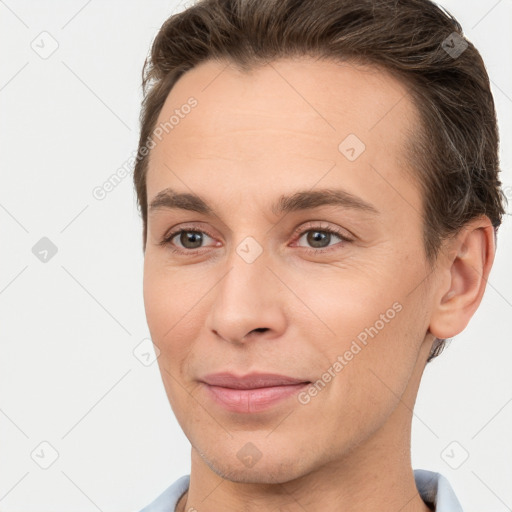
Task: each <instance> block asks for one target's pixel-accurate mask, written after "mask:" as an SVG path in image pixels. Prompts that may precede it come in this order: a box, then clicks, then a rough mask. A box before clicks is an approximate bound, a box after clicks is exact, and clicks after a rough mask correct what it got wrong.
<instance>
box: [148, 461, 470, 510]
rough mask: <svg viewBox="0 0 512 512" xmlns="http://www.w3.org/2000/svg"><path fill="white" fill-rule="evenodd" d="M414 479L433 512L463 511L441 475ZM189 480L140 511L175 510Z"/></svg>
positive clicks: (417, 475) (425, 474) (420, 473)
mask: <svg viewBox="0 0 512 512" xmlns="http://www.w3.org/2000/svg"><path fill="white" fill-rule="evenodd" d="M414 479H415V481H416V487H417V488H418V492H419V494H420V496H421V497H422V499H423V501H424V502H425V503H427V504H428V505H430V506H433V507H434V510H435V512H463V510H462V507H461V505H460V503H459V500H458V499H457V497H456V496H455V493H454V492H453V489H452V487H451V485H450V483H449V482H448V480H446V478H445V477H444V476H443V475H441V474H440V473H434V472H433V471H426V470H424V469H415V470H414ZM189 482H190V475H185V476H182V477H181V478H178V480H176V482H174V483H173V484H172V485H171V486H170V487H168V488H167V489H166V490H165V491H164V492H163V493H162V494H160V496H158V498H157V499H156V500H155V501H153V502H152V503H151V504H149V505H148V506H147V507H145V508H143V509H142V510H141V511H140V512H175V509H176V504H177V503H178V501H179V500H180V498H181V497H182V496H183V494H185V492H186V491H187V489H188V486H189Z"/></svg>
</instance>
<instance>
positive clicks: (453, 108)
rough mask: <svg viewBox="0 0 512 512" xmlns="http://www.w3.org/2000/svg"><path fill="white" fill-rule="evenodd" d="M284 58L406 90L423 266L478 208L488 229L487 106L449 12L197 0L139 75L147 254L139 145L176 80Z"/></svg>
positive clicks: (472, 59) (418, 5)
mask: <svg viewBox="0 0 512 512" xmlns="http://www.w3.org/2000/svg"><path fill="white" fill-rule="evenodd" d="M293 56H318V57H320V58H328V59H331V60H334V61H353V62H359V63H363V64H370V65H374V66H377V67H380V68H381V69H384V70H386V71H387V72H389V73H391V74H393V75H394V76H395V77H396V78H397V79H399V80H401V82H402V83H404V84H405V85H406V86H407V88H408V91H409V92H410V94H411V96H412V98H413V100H414V103H415V105H416V107H417V109H418V111H419V113H420V118H421V126H419V127H418V129H417V133H415V134H414V137H411V139H413V140H410V141H408V142H409V146H408V156H409V157H410V161H411V163H412V164H413V165H412V166H413V168H414V169H415V174H416V178H417V180H418V183H419V186H420V187H421V189H422V192H423V211H422V212H421V215H422V217H423V221H424V247H425V254H426V257H427V260H428V261H429V262H430V263H433V262H434V261H435V259H436V257H437V254H438V251H439V248H440V246H441V242H442V241H443V240H444V239H446V238H447V237H449V236H452V235H454V234H456V233H457V232H458V231H459V230H460V229H461V228H462V227H463V226H464V224H466V223H467V222H468V221H470V220H471V219H473V218H475V217H477V216H480V215H482V214H483V215H487V216H488V217H489V219H490V220H491V222H492V225H493V226H494V228H495V235H496V232H497V229H498V227H499V225H500V224H501V217H502V215H503V214H504V213H505V209H504V202H505V201H506V198H505V195H504V193H503V192H502V190H501V182H500V181H499V179H498V172H499V157H498V140H499V137H498V128H497V121H496V112H495V108H494V101H493V97H492V94H491V90H490V85H489V77H488V75H487V72H486V69H485V65H484V63H483V60H482V57H481V56H480V54H479V52H478V51H477V50H476V48H475V47H474V46H473V45H472V43H471V42H469V41H467V40H466V39H465V38H464V36H463V31H462V28H461V26H460V24H459V23H458V22H457V20H455V18H454V17H453V16H452V15H451V14H450V13H448V12H447V11H446V10H443V9H442V8H440V7H438V6H437V5H436V4H434V3H433V2H431V1H430V0H199V1H198V2H196V3H195V4H194V5H192V6H191V7H189V8H188V9H186V10H185V11H183V12H181V13H179V14H176V15H174V16H171V17H170V18H169V19H167V20H166V21H165V23H164V24H163V25H162V27H161V29H160V31H159V32H158V34H157V36H156V38H155V40H154V42H153V45H152V48H151V53H150V55H149V56H148V58H147V59H146V61H145V63H144V67H143V70H142V87H143V93H144V99H143V102H142V111H141V116H140V122H141V133H140V140H139V148H138V154H137V158H136V164H135V170H134V184H135V189H136V192H137V200H138V206H139V211H140V212H141V214H142V220H143V229H144V232H143V249H144V250H145V247H146V237H147V206H148V205H147V191H146V174H147V169H148V158H149V154H148V149H147V144H148V140H150V139H151V136H152V132H153V130H154V129H155V125H156V121H157V119H158V116H159V114H160V111H161V109H162V107H163V105H164V102H165V100H166V98H167V96H168V94H169V92H170V91H171V89H172V87H173V86H174V84H175V83H176V81H177V80H178V79H179V78H180V76H181V75H183V74H184V73H185V72H186V71H188V70H190V69H191V68H193V67H194V66H196V65H197V64H199V63H201V62H204V61H206V60H214V59H216V60H227V61H229V62H232V63H233V64H235V65H237V66H238V67H239V69H241V70H250V69H251V68H254V67H256V66H258V65H261V64H265V63H266V62H270V61H272V60H273V59H278V58H286V57H293ZM444 341H445V340H436V342H435V343H434V346H433V350H432V353H431V355H430V357H429V360H430V359H432V358H433V357H435V356H436V355H437V354H439V353H440V351H441V350H442V348H443V346H444Z"/></svg>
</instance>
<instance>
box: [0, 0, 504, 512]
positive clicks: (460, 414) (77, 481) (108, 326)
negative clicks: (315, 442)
mask: <svg viewBox="0 0 512 512" xmlns="http://www.w3.org/2000/svg"><path fill="white" fill-rule="evenodd" d="M442 5H443V6H445V7H446V8H448V10H450V11H451V12H452V13H453V14H455V16H456V17H457V18H458V19H459V21H460V22H461V23H462V25H463V27H464V29H465V33H466V36H467V37H468V39H470V40H471V41H472V42H473V43H474V44H475V45H476V46H477V48H478V49H479V50H480V52H481V53H482V55H483V57H484V61H485V62H486V64H487V67H488V72H489V75H490V77H491V80H492V87H493V92H494V97H495V101H496V105H497V110H498V116H499V124H500V130H501V138H502V141H503V143H502V148H501V162H502V169H504V172H503V173H502V181H503V182H504V185H505V187H506V190H507V194H508V196H509V199H512V175H511V171H510V167H511V156H512V154H511V144H510V140H511V132H512V130H511V119H512V116H511V114H512V67H511V59H512V55H511V49H512V35H511V34H512V30H511V24H512V1H511V0H501V1H495V0H492V1H489V2H487V1H481V0H472V1H467V0H464V1H463V0H450V1H444V2H442ZM183 8H184V5H183V4H182V5H179V4H178V3H177V2H171V1H168V2H163V1H160V0H159V1H156V0H152V1H144V2H142V0H140V1H137V2H135V1H132V2H126V1H124V2H121V1H120V0H116V1H109V2H100V1H98V0H92V1H84V0H79V1H66V2H64V1H62V2H57V1H45V2H27V1H16V0H6V1H5V2H4V1H0V34H1V35H0V37H1V41H0V42H1V45H0V52H1V66H0V120H1V123H0V126H1V137H0V144H1V157H2V160H1V167H0V168H1V173H2V175H1V176H2V179H1V187H0V227H1V237H2V238H1V239H2V240H3V244H2V245H3V247H2V248H3V250H2V251H1V253H2V260H1V262H2V263H1V265H0V308H1V309H0V312H1V313H0V314H1V316H0V326H1V327H0V328H1V354H0V510H1V511H3V512H20V511H29V510H30V511H34V512H44V511H52V512H61V511H62V512H64V511H66V512H70V511H77V512H78V511H80V512H82V511H96V510H100V511H104V512H110V511H112V512H121V511H129V510H138V509H139V508H141V507H142V506H144V505H146V504H147V503H149V502H150V501H152V500H153V499H154V498H155V497H156V496H157V495H158V494H159V493H160V492H161V491H162V490H163V489H164V488H166V487H167V486H168V485H170V484H171V483H172V482H173V481H174V480H176V479H177V478H178V477H179V476H181V475H184V474H187V473H189V471H190V462H189V459H190V446H189V443H188V440H187V439H186V438H185V436H184V434H183V433H182V432H181V430H180V428H179V426H178V424H177V422H176V421H175V419H174V416H173V414H172V411H171V409H170V406H169V405H168V402H167V399H166V396H165V393H164V390H163V386H162V384H161V380H160V375H159V373H158V368H157V364H156V363H155V364H153V365H151V366H149V367H146V366H144V365H143V364H141V363H140V362H139V360H137V359H136V358H135V357H134V355H133V350H134V348H135V347H136V346H137V345H138V344H139V343H140V342H141V340H143V339H144V338H146V337H148V336H149V331H148V329H147V325H146V321H145V315H144V306H143V299H142V264H143V255H142V245H141V222H140V219H139V217H138V213H137V210H136V203H135V193H134V191H133V185H132V179H131V175H128V176H127V177H126V178H125V179H124V180H123V181H122V182H121V183H120V184H119V185H118V186H117V187H116V188H115V189H114V190H113V191H112V192H110V193H109V194H108V195H107V197H106V198H105V199H103V200H102V201H99V200H97V199H95V198H94V197H93V195H92V191H93V189H94V188H95V187H97V186H101V185H102V184H103V183H104V182H105V181H106V180H107V179H108V178H109V177H110V176H111V175H112V174H113V173H115V172H116V170H117V169H119V168H120V167H122V166H123V165H124V164H125V162H126V161H127V160H128V159H129V158H130V156H132V155H133V152H134V150H135V149H136V147H137V141H138V115H139V108H140V100H141V88H140V75H141V69H142V64H143V61H144V58H145V56H146V53H147V52H148V50H149V47H150V44H151V42H152V39H153V37H154V36H155V35H156V33H157V31H158V29H159V27H160V26H161V24H162V23H163V22H164V20H165V19H167V17H168V16H169V15H171V14H172V13H173V12H177V11H179V10H182V9H183ZM43 31H46V32H48V33H49V34H51V37H52V38H54V39H55V40H56V41H57V42H58V48H57V50H56V51H55V52H54V53H53V54H52V55H51V56H50V57H48V58H47V59H42V58H41V57H40V56H39V55H38V54H37V53H36V52H35V51H34V50H33V49H32V47H31V44H39V45H41V44H42V43H40V42H39V43H38V41H40V39H38V37H46V38H47V39H46V42H45V47H46V48H49V47H50V45H51V40H50V39H48V36H39V35H40V34H41V32H43ZM33 41H35V43H32V42H33ZM511 206H512V201H511ZM510 210H511V207H509V211H510ZM42 237H48V238H49V239H50V240H51V241H52V242H53V243H54V244H55V246H56V247H57V249H58V252H57V253H56V255H55V256H54V257H53V258H51V259H50V260H49V261H48V262H47V263H43V262H41V261H40V260H39V259H38V258H36V257H35V255H34V254H33V253H32V247H33V246H34V245H35V244H36V243H37V242H38V241H39V240H40V239H41V238H42ZM511 255H512V227H511V219H510V216H508V217H507V218H505V220H504V224H503V226H502V227H501V229H500V235H499V240H498V254H497V259H496V262H495V265H494V268H493V270H492V273H491V276H490V279H489V283H488V288H487V290H486V293H485V297H484V300H483V303H482V305H481V307H480V309H479V310H478V312H477V314H476V315H475V316H474V318H473V319H472V321H471V323H470V325H469V326H468V328H467V329H466V330H465V331H464V332H463V333H462V334H461V335H460V336H458V337H456V338H455V339H454V340H453V341H452V343H451V345H450V346H449V347H448V349H447V350H446V351H445V352H444V353H443V355H442V356H441V357H440V358H439V359H438V360H436V361H435V362H433V363H432V364H430V365H429V366H428V368H427V370H426V373H425V376H424V380H423V384H422V387H421V389H420V394H419V398H418V403H417V407H416V410H415V413H416V414H415V418H414V422H413V466H414V467H415V468H425V469H431V470H436V471H440V472H442V473H443V474H444V475H446V476H447V477H448V479H449V480H450V482H451V483H452V485H453V487H454V488H455V490H456V493H457V494H458V496H459V499H460V501H461V502H462V504H463V506H464V508H465V511H466V512H475V511H481V510H485V511H487V512H505V511H506V510H510V509H511V507H512V487H511V485H510V482H511V481H512V440H511V435H510V432H512V428H511V427H512V374H511V372H510V364H511V361H512V344H511V336H510V328H511V325H512V322H511V318H512V274H511V272H510V260H511ZM43 441H46V442H47V443H50V444H51V445H52V446H53V447H54V449H55V450H56V451H57V452H58V458H57V460H56V461H55V462H54V463H53V464H52V465H51V466H50V467H49V468H48V469H42V468H40V467H39V465H38V464H36V462H35V461H34V460H33V458H31V453H32V452H33V451H34V450H36V451H35V454H36V455H34V458H35V459H37V454H39V459H38V460H39V462H40V463H44V462H45V461H44V460H43V459H44V458H45V457H46V458H47V462H48V461H49V459H48V457H51V449H49V448H48V446H47V445H42V446H41V445H40V443H41V442H43ZM454 441H455V442H456V443H455V444H451V445H450V443H452V442H454ZM449 445H450V446H449ZM447 446H449V447H448V449H447V452H448V453H449V455H451V460H455V461H460V460H462V459H463V457H464V456H465V453H466V452H467V453H468V454H469V458H468V459H467V460H466V461H465V462H464V463H463V464H462V465H461V466H460V467H459V468H458V469H452V468H450V467H449V465H448V464H447V462H445V459H446V457H445V459H443V457H442V456H441V454H442V453H446V452H443V450H445V448H446V447H447ZM41 450H42V451H41ZM43 454H44V455H43ZM452 465H454V463H453V462H452Z"/></svg>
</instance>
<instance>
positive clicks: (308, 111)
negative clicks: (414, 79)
mask: <svg viewBox="0 0 512 512" xmlns="http://www.w3.org/2000/svg"><path fill="white" fill-rule="evenodd" d="M191 98H193V99H194V101H195V102H196V103H195V106H194V107H193V108H189V107H187V105H189V104H191ZM418 122H419V116H418V112H417V110H416V108H415V106H414V104H413V103H412V100H411V98H410V96H409V95H408V93H407V89H406V87H405V85H403V84H402V83H401V82H400V81H398V80H397V79H395V78H393V77H392V76H391V75H389V74H388V73H386V72H384V71H382V70H380V69H378V68H375V67H372V66H363V65H356V64H354V63H349V62H344V63H339V62H333V61H328V60H318V59H313V58H305V57H302V58H296V59H281V60H278V61H273V62H270V63H268V64H266V65H263V66H260V67H257V68H255V69H252V70H251V71H249V72H242V71H240V70H238V69H236V68H235V66H234V65H233V64H232V63H229V62H227V61H208V62H205V63H202V64H200V65H199V66H197V67H195V68H193V69H191V70H190V71H188V72H186V73H185V74H184V75H183V76H182V77H181V78H180V79H179V80H178V82H177V83H176V84H175V86H174V87H173V89H172V90H171V92H170V94H169V96H168V97H167V100H166V102H165V104H164V106H163V108H162V110H161V112H160V115H159V118H158V121H157V124H156V127H157V128H158V127H163V128H164V129H161V130H160V135H159V138H156V139H154V140H155V142H156V146H155V147H154V148H153V149H152V151H151V153H150V160H149V168H148V177H147V187H148V199H149V200H151V198H152V197H153V196H155V195H156V194H157V193H158V192H159V191H160V190H162V189H163V188H165V187H166V186H169V185H170V183H172V184H177V185H181V188H182V189H183V183H181V184H180V180H181V179H182V178H185V176H186V178H185V181H186V182H187V183H186V185H187V186H188V188H193V189H198V188H200V189H201V191H205V190H206V191H208V188H209V187H208V186H211V187H210V188H211V190H221V189H222V187H223V186H224V188H225V187H226V186H228V187H229V186H232V187H233V189H235V188H236V189H237V190H238V191H239V192H240V191H244V190H246V191H247V192H249V190H250V189H251V187H252V189H251V193H253V194H254V193H255V192H257V190H255V189H254V185H255V184H256V185H257V186H258V187H259V186H266V187H268V185H269V184H270V183H272V184H273V186H275V187H279V188H280V189H286V188H287V187H288V188H289V189H293V185H294V183H298V182H299V181H302V182H303V184H305V185H308V184H309V185H310V186H313V185H314V183H315V180H317V179H319V178H321V177H322V176H324V175H325V173H326V171H328V170H329V169H330V168H331V167H332V165H335V167H336V173H329V174H330V175H329V176H327V177H326V178H322V179H323V180H324V183H323V184H325V185H335V184H340V182H343V183H342V184H345V185H347V188H348V189H349V190H351V191H352V192H355V193H360V192H362V191H364V189H365V188H366V189H368V186H370V185H372V183H373V185H375V186H374V190H373V194H374V195H378V194H380V193H382V192H384V191H386V190H387V189H389V187H390V183H393V184H394V185H396V187H398V189H400V187H402V188H404V189H405V188H407V189H408V190H407V191H405V190H404V193H406V194H409V195H410V194H414V193H415V191H414V190H413V189H412V188H411V183H408V184H407V183H402V182H404V181H407V175H408V172H409V169H407V167H408V162H407V161H406V159H405V151H404V149H405V144H406V142H407V141H408V140H409V138H410V136H411V134H412V133H413V132H414V130H415V127H416V126H417V123H418ZM171 169H172V170H173V172H172V173H171V172H170V170H171ZM404 169H405V170H406V171H407V172H405V173H404V172H401V171H402V170H404ZM205 176H206V177H207V179H208V183H205ZM386 182H387V183H386ZM235 185H236V186H235ZM216 187H220V189H219V188H216ZM396 187H395V188H396ZM260 190H261V191H262V192H263V189H260ZM266 192H268V190H266ZM387 192H388V193H389V190H387ZM369 195H370V196H371V195H372V192H371V191H370V192H369Z"/></svg>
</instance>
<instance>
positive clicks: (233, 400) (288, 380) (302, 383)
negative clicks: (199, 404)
mask: <svg viewBox="0 0 512 512" xmlns="http://www.w3.org/2000/svg"><path fill="white" fill-rule="evenodd" d="M200 382H201V383H202V384H203V386H204V389H205V391H206V394H207V396H208V398H209V399H211V400H213V402H214V403H216V404H217V405H220V406H222V407H223V408H224V409H227V410H229V411H231V412H237V413H242V414H243V413H256V412H261V411H264V410H267V409H269V408H271V407H273V406H275V405H277V404H278V403H281V402H283V403H284V401H285V399H287V398H290V397H292V396H293V395H295V394H296V393H298V392H300V391H301V390H302V389H303V388H305V387H307V386H308V385H309V384H311V381H308V380H303V379H297V378H293V377H288V376H286V375H277V374H268V373H266V374H263V373H253V374H250V375H245V376H236V375H233V374H231V373H227V372H224V373H217V374H211V375H207V376H206V377H204V378H203V379H201V381H200Z"/></svg>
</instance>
